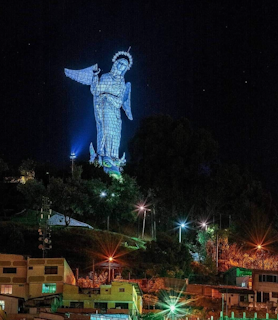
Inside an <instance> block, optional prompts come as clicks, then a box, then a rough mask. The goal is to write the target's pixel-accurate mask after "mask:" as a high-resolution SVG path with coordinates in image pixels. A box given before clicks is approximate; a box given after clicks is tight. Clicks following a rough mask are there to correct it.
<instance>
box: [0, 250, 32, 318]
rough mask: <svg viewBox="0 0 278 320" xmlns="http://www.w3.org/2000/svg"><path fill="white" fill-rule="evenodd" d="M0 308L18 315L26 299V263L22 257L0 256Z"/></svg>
mask: <svg viewBox="0 0 278 320" xmlns="http://www.w3.org/2000/svg"><path fill="white" fill-rule="evenodd" d="M0 294H1V295H0V306H1V307H0V308H1V309H3V310H5V311H6V312H9V313H18V310H19V309H20V308H21V307H22V304H23V301H25V300H26V298H27V297H28V285H27V261H26V259H24V257H23V256H19V255H14V254H0Z"/></svg>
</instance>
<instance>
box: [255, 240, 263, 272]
mask: <svg viewBox="0 0 278 320" xmlns="http://www.w3.org/2000/svg"><path fill="white" fill-rule="evenodd" d="M256 248H257V251H260V252H261V257H262V269H263V270H264V249H263V246H262V245H261V244H258V245H257V246H256Z"/></svg>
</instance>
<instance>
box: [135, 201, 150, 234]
mask: <svg viewBox="0 0 278 320" xmlns="http://www.w3.org/2000/svg"><path fill="white" fill-rule="evenodd" d="M138 209H139V211H141V212H143V226H142V240H143V239H144V235H145V225H146V214H147V211H151V210H150V209H148V208H146V207H145V206H143V205H140V206H139V207H138Z"/></svg>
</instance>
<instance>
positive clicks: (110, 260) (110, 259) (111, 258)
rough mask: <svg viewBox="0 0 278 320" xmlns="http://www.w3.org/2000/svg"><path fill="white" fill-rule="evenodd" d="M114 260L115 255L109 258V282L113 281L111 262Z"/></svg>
mask: <svg viewBox="0 0 278 320" xmlns="http://www.w3.org/2000/svg"><path fill="white" fill-rule="evenodd" d="M112 261H113V257H109V258H108V284H110V281H111V262H112Z"/></svg>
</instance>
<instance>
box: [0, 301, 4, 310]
mask: <svg viewBox="0 0 278 320" xmlns="http://www.w3.org/2000/svg"><path fill="white" fill-rule="evenodd" d="M4 309H5V301H4V300H0V310H4Z"/></svg>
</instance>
